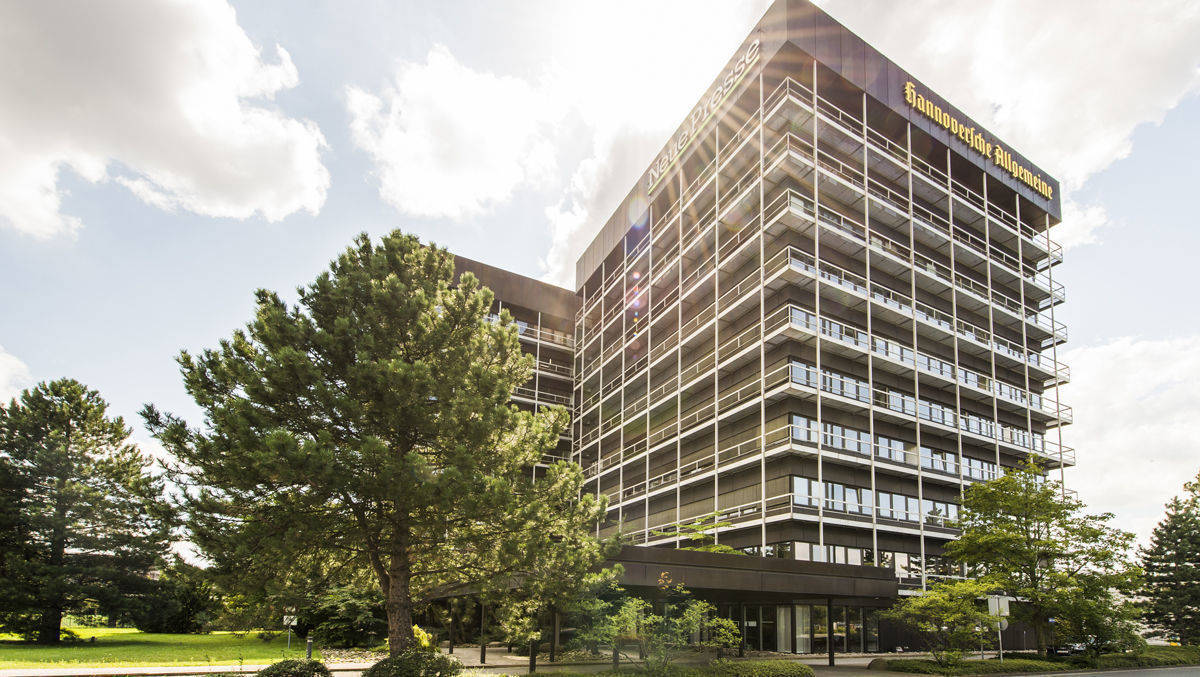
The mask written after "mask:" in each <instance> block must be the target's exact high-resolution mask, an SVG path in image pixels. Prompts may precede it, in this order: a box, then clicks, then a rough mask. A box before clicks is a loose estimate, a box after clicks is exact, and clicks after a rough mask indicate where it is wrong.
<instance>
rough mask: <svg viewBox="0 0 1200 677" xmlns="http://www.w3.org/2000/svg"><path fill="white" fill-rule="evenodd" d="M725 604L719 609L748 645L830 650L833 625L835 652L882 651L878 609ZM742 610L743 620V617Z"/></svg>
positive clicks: (787, 650)
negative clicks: (740, 631)
mask: <svg viewBox="0 0 1200 677" xmlns="http://www.w3.org/2000/svg"><path fill="white" fill-rule="evenodd" d="M829 611H830V608H829V607H828V606H826V605H823V604H746V605H739V604H724V605H721V606H720V607H719V613H720V615H721V616H723V617H725V618H729V619H731V620H733V622H734V623H735V624H737V625H738V627H739V629H741V630H742V632H743V633H744V637H745V640H746V648H747V649H750V650H753V651H778V652H782V653H802V654H804V653H813V654H823V653H828V652H829V637H830V628H832V637H833V650H834V653H874V652H877V651H879V610H878V609H873V608H866V607H860V606H845V605H840V604H835V605H833V607H832V611H833V617H832V623H831V622H830V616H829ZM743 614H745V616H744V621H743Z"/></svg>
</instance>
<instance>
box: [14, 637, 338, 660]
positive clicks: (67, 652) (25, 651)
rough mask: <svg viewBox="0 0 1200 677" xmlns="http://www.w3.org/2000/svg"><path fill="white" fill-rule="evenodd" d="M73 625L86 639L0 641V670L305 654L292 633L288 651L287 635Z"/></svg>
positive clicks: (269, 658) (267, 658)
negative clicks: (157, 631) (185, 632)
mask: <svg viewBox="0 0 1200 677" xmlns="http://www.w3.org/2000/svg"><path fill="white" fill-rule="evenodd" d="M71 629H72V630H73V631H74V632H75V633H76V634H78V635H79V636H80V637H82V638H83V639H84V641H82V642H71V643H66V644H62V645H60V646H54V647H50V646H38V645H36V644H26V643H23V642H20V641H17V640H15V639H0V669H6V668H48V667H55V666H60V665H71V666H79V667H104V666H117V665H120V666H125V667H135V666H139V665H238V664H240V663H245V664H258V663H273V662H275V661H278V660H282V659H284V658H303V657H304V640H300V639H297V638H296V637H294V636H293V637H292V650H291V651H290V652H289V651H288V650H287V635H286V634H281V635H279V636H278V637H276V638H274V639H272V640H271V641H269V642H264V641H263V640H261V639H259V638H257V637H255V636H254V633H249V634H247V635H246V636H244V637H236V636H235V635H233V634H232V633H228V632H214V633H212V634H210V635H160V634H150V633H144V632H138V631H137V630H132V629H118V628H71ZM89 637H95V638H96V641H95V643H91V642H88V641H87V638H89ZM313 657H314V658H319V657H320V656H319V653H318V652H316V651H314V652H313Z"/></svg>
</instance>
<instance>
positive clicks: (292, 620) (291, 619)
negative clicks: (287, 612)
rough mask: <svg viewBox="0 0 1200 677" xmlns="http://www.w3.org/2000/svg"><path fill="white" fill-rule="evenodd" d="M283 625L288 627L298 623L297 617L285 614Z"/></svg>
mask: <svg viewBox="0 0 1200 677" xmlns="http://www.w3.org/2000/svg"><path fill="white" fill-rule="evenodd" d="M283 625H284V626H285V627H288V628H290V627H293V626H295V625H296V617H295V616H284V617H283Z"/></svg>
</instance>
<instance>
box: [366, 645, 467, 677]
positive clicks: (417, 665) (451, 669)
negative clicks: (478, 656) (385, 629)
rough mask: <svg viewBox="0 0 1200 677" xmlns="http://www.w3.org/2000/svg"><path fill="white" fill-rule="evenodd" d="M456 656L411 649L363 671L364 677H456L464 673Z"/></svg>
mask: <svg viewBox="0 0 1200 677" xmlns="http://www.w3.org/2000/svg"><path fill="white" fill-rule="evenodd" d="M462 670H463V666H462V663H459V662H458V659H457V658H455V657H454V656H447V655H446V654H443V653H437V652H434V651H428V650H422V649H409V650H408V651H405V652H404V653H402V654H400V655H399V656H396V657H395V658H385V659H383V660H381V661H379V662H378V663H376V664H375V665H372V666H371V667H369V668H367V669H366V670H364V671H363V673H362V674H363V677H454V675H457V674H459V673H460V672H462Z"/></svg>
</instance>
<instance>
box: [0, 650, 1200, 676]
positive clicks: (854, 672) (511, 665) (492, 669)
mask: <svg viewBox="0 0 1200 677" xmlns="http://www.w3.org/2000/svg"><path fill="white" fill-rule="evenodd" d="M455 654H457V655H459V656H460V658H465V659H467V660H466V661H464V662H465V663H468V668H467V669H468V670H471V671H473V672H477V673H482V674H523V673H524V672H525V666H527V665H528V664H529V659H528V658H526V657H524V656H510V655H507V652H505V651H503V650H501V649H499V647H497V648H496V649H494V650H489V651H488V665H487V666H480V665H479V650H478V649H477V648H476V649H474V651H473V652H472V653H466V652H461V651H456V652H455ZM469 657H473V658H474V660H473V661H472V660H471V659H470V658H469ZM872 658H875V656H846V657H839V658H838V660H837V663H838V664H837V666H836V667H829V666H828V665H827V664H826V660H825V659H824V658H816V657H814V658H803V659H798V660H800V661H801V662H803V663H807V664H809V665H811V666H812V667H813V670H814V671H815V672H816V674H817V677H883V676H884V675H888V674H896V673H886V672H879V671H877V670H874V671H873V670H867V663H869V662H870V661H871V659H872ZM470 663H473V665H471V664H470ZM369 665H370V664H369V663H340V664H338V663H334V664H330V665H329V668H330V670H331V671H332V672H333V674H334V675H338V676H339V677H348V676H350V675H358V674H359V672H360V671H361V670H363V669H364V668H367V667H369ZM264 667H266V666H265V665H243V666H237V665H225V666H187V667H185V666H178V667H157V668H153V667H147V668H41V669H15V670H0V677H124V676H128V675H180V676H182V675H205V674H209V675H211V674H214V673H240V674H252V673H254V672H256V671H258V670H261V669H262V668H264ZM608 667H609V664H607V663H600V664H593V665H544V664H543V665H538V673H545V674H553V673H555V672H600V671H603V670H606V669H608ZM1097 674H1099V675H1104V676H1105V677H1108V676H1110V675H1111V676H1114V677H1115V676H1117V675H1140V676H1142V677H1200V666H1189V667H1177V668H1138V669H1131V670H1107V671H1099V672H1097V671H1079V672H1058V673H1051V675H1052V677H1069V676H1071V675H1097ZM1040 677H1047V676H1046V673H1041V675H1040Z"/></svg>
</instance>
